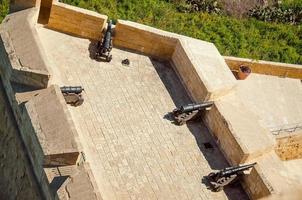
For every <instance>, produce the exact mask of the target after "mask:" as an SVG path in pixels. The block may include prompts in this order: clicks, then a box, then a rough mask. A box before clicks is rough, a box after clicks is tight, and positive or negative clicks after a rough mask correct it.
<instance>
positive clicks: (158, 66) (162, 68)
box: [150, 58, 249, 200]
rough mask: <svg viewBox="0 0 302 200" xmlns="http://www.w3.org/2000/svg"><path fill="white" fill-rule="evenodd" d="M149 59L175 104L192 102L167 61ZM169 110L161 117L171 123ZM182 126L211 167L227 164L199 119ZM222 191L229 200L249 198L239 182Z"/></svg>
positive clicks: (216, 167) (220, 167)
mask: <svg viewBox="0 0 302 200" xmlns="http://www.w3.org/2000/svg"><path fill="white" fill-rule="evenodd" d="M150 59H151V62H152V64H153V66H154V68H155V70H156V72H157V74H158V76H159V77H160V79H161V81H162V82H163V84H164V85H165V87H166V90H167V91H168V93H169V94H170V97H171V98H172V100H173V102H174V104H175V106H176V107H179V106H181V105H185V104H189V103H192V102H193V101H192V100H191V99H190V97H189V95H188V93H187V91H186V89H185V87H184V86H183V84H182V82H181V80H180V78H179V77H178V76H177V74H176V73H175V71H174V69H173V68H172V66H171V65H170V64H169V62H162V61H159V60H156V59H153V58H150ZM171 112H172V110H171V111H169V110H167V114H166V115H165V116H163V118H165V119H167V120H169V121H171V123H173V119H172V118H171ZM201 117H202V116H201ZM175 126H177V125H175ZM183 126H187V127H188V129H189V130H190V132H191V134H192V135H193V136H194V138H195V140H196V144H197V145H198V147H199V150H200V151H201V152H202V154H203V155H204V157H205V158H206V160H207V162H208V163H209V165H210V167H211V169H213V170H220V169H223V168H225V167H228V166H229V164H228V162H227V160H226V159H225V157H224V155H223V154H222V152H221V151H220V149H219V147H218V146H217V144H216V142H215V139H214V137H213V136H212V135H211V134H210V132H209V130H208V129H207V128H206V126H205V125H204V124H203V122H202V120H201V119H200V121H196V122H189V123H187V124H186V125H183ZM230 148H231V147H230ZM207 175H208V174H201V177H202V178H201V180H200V181H201V184H205V185H206V186H207V185H208V184H207V181H206V179H205V177H206V176H207ZM224 192H225V194H226V195H227V197H228V199H230V200H238V199H240V200H246V199H249V198H248V196H247V195H246V193H245V192H244V190H243V189H242V187H241V185H240V184H239V185H238V184H235V185H231V186H227V187H225V188H224Z"/></svg>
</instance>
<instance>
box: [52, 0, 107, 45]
mask: <svg viewBox="0 0 302 200" xmlns="http://www.w3.org/2000/svg"><path fill="white" fill-rule="evenodd" d="M106 22H107V16H105V15H100V14H98V13H96V12H92V11H89V10H85V9H81V8H78V7H75V6H70V5H67V4H64V3H60V2H54V3H53V4H52V7H51V12H50V17H49V20H48V24H47V27H48V28H51V29H55V30H57V31H60V32H64V33H68V34H71V35H75V36H78V37H83V38H88V39H93V40H100V38H101V37H102V31H103V29H104V27H105V25H106Z"/></svg>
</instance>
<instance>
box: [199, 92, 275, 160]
mask: <svg viewBox="0 0 302 200" xmlns="http://www.w3.org/2000/svg"><path fill="white" fill-rule="evenodd" d="M204 121H205V123H206V125H207V127H208V128H209V129H210V130H211V131H212V133H213V135H214V136H215V137H216V139H217V142H218V144H219V146H220V147H221V149H222V150H223V152H224V153H225V156H226V158H227V159H228V160H229V162H230V163H231V164H235V165H236V164H239V163H244V162H247V161H248V160H251V159H255V158H257V157H259V156H262V155H264V154H266V153H268V152H271V151H272V150H273V147H274V144H275V143H274V139H273V137H272V136H271V133H270V132H269V131H268V130H267V129H265V128H263V127H262V126H261V125H260V124H259V122H258V118H257V116H256V115H255V114H254V113H252V112H251V111H250V110H248V109H247V108H246V107H245V106H244V104H243V103H241V102H240V101H238V99H237V98H236V96H235V95H233V94H232V95H228V96H225V98H223V99H221V100H220V101H217V102H215V106H214V107H213V108H212V109H211V110H210V111H209V112H207V113H206V115H205V118H204Z"/></svg>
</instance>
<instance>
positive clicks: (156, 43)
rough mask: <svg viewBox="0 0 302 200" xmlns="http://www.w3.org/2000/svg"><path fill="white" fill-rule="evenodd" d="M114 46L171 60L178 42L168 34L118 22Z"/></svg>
mask: <svg viewBox="0 0 302 200" xmlns="http://www.w3.org/2000/svg"><path fill="white" fill-rule="evenodd" d="M113 42H114V43H113V44H114V46H116V47H121V48H126V49H131V50H134V51H138V52H141V53H143V54H146V55H149V56H152V57H157V58H161V59H165V60H167V59H170V58H171V56H172V54H173V52H174V49H175V47H176V45H177V42H178V40H177V39H176V38H173V37H172V35H169V33H168V32H165V31H162V30H158V29H155V30H154V29H153V28H151V27H146V26H142V25H140V26H136V24H133V23H132V22H128V21H123V20H118V23H117V24H116V27H115V34H114V40H113Z"/></svg>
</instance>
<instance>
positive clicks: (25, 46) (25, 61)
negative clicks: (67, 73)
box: [0, 8, 50, 88]
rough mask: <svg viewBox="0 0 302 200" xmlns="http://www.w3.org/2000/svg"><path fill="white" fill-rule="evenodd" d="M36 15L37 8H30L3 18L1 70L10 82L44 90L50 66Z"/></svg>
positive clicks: (0, 30) (1, 29)
mask: <svg viewBox="0 0 302 200" xmlns="http://www.w3.org/2000/svg"><path fill="white" fill-rule="evenodd" d="M37 12H38V9H37V8H31V9H27V10H23V11H19V12H17V13H13V14H10V15H8V16H7V17H6V18H5V19H4V22H3V23H2V25H1V27H0V36H1V53H2V55H3V57H2V58H3V59H1V63H0V64H1V66H0V68H3V69H2V71H5V73H7V75H8V76H10V77H9V78H10V79H11V81H14V82H17V83H22V84H26V85H31V86H34V87H40V88H41V87H42V88H43V87H46V86H47V84H48V80H49V78H50V73H49V68H50V67H49V62H48V59H47V57H46V55H45V52H44V49H43V47H42V45H41V41H40V38H39V37H38V33H37V31H36V29H35V27H34V25H35V23H36V20H37V14H38V13H37ZM20 24H22V26H20ZM8 57H9V59H8Z"/></svg>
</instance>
